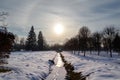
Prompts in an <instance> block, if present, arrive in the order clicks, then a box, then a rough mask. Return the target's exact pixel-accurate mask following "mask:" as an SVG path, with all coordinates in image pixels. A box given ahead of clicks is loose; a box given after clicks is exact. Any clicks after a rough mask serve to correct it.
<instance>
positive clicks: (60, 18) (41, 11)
mask: <svg viewBox="0 0 120 80" xmlns="http://www.w3.org/2000/svg"><path fill="white" fill-rule="evenodd" d="M0 11H7V12H8V13H9V16H8V18H7V23H8V30H9V31H12V32H13V33H15V34H17V35H18V36H21V37H27V35H28V32H29V30H30V28H31V26H32V25H33V26H34V28H35V32H36V34H38V32H39V31H42V32H43V35H44V37H45V39H46V40H47V42H48V43H56V42H64V41H65V40H66V39H68V38H70V37H72V36H74V35H76V34H77V33H78V30H79V29H80V27H82V26H88V27H89V29H90V30H91V31H96V30H97V31H99V30H102V29H103V28H104V27H106V26H107V25H111V24H114V25H116V26H120V22H119V21H120V0H103V1H101V0H0ZM55 25H56V26H55ZM53 27H55V28H53ZM98 28H99V30H98Z"/></svg>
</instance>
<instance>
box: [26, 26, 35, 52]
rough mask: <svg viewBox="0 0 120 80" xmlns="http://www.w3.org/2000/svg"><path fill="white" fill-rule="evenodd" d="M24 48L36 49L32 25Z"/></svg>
mask: <svg viewBox="0 0 120 80" xmlns="http://www.w3.org/2000/svg"><path fill="white" fill-rule="evenodd" d="M26 50H32V51H34V50H36V34H35V32H34V27H33V26H32V27H31V30H30V32H29V34H28V38H27V41H26Z"/></svg>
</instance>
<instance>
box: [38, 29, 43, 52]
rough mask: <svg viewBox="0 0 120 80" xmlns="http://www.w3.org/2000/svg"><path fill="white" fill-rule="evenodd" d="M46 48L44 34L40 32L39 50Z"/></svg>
mask: <svg viewBox="0 0 120 80" xmlns="http://www.w3.org/2000/svg"><path fill="white" fill-rule="evenodd" d="M43 47H44V38H43V35H42V32H41V31H40V32H39V34H38V50H43Z"/></svg>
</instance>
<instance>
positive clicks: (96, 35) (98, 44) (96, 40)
mask: <svg viewBox="0 0 120 80" xmlns="http://www.w3.org/2000/svg"><path fill="white" fill-rule="evenodd" d="M93 40H94V47H95V50H97V51H98V55H99V54H100V48H101V34H100V33H99V32H95V33H93Z"/></svg>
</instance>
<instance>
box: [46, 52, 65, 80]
mask: <svg viewBox="0 0 120 80" xmlns="http://www.w3.org/2000/svg"><path fill="white" fill-rule="evenodd" d="M54 61H55V65H54V66H52V72H51V73H50V75H49V76H48V77H47V78H46V80H65V76H66V71H65V68H64V63H63V61H62V59H61V57H60V54H59V53H57V56H56V58H55V60H54Z"/></svg>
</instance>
